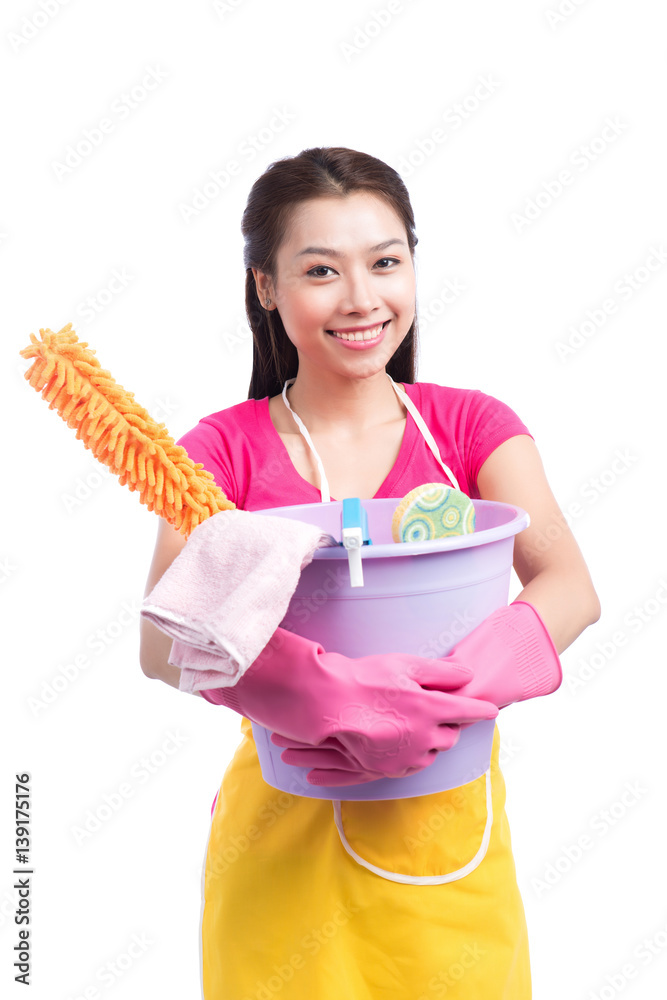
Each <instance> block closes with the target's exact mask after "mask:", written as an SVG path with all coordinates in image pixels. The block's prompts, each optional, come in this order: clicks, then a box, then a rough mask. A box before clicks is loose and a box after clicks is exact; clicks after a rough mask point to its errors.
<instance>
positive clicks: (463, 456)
mask: <svg viewBox="0 0 667 1000" xmlns="http://www.w3.org/2000/svg"><path fill="white" fill-rule="evenodd" d="M401 385H403V388H404V389H405V391H406V392H407V394H408V396H409V397H410V399H411V400H412V401H413V403H414V404H415V406H416V407H417V409H418V410H419V412H420V413H421V415H422V417H423V418H424V420H425V422H426V426H427V427H428V428H429V430H430V431H431V434H432V435H433V437H434V438H435V441H436V443H437V445H438V448H439V450H440V456H441V458H442V461H443V462H444V463H445V465H446V466H448V467H449V468H450V469H451V470H452V472H453V473H454V475H455V476H456V478H457V480H458V483H459V486H460V488H461V489H462V490H463V491H464V492H465V493H467V494H468V495H469V496H471V497H475V498H479V491H478V489H477V474H478V472H479V470H480V469H481V467H482V465H483V464H484V462H485V461H486V459H487V458H488V457H489V455H490V454H491V452H492V451H494V450H495V449H496V448H497V447H498V445H500V444H502V443H503V441H506V440H507V439H508V438H511V437H514V435H516V434H527V435H528V436H529V437H532V436H533V435H532V434H531V433H530V431H529V430H528V428H527V427H526V426H525V424H524V423H522V421H521V420H520V419H519V417H518V416H517V415H516V413H515V412H514V410H512V409H510V407H509V406H507V405H506V404H505V403H503V402H501V401H500V400H499V399H496V398H495V396H488V395H486V394H485V393H483V392H480V390H479V389H455V388H449V387H447V386H442V385H435V384H433V383H430V382H415V383H410V382H403V383H401ZM177 443H178V444H181V445H183V447H184V448H185V449H186V451H187V452H188V455H189V456H190V458H191V459H192V461H193V462H201V463H202V465H203V466H204V468H205V469H207V470H208V471H209V472H210V473H211V474H212V475H213V476H214V478H215V481H216V483H217V484H218V486H219V487H220V489H221V490H223V491H224V493H225V494H226V495H227V497H228V498H229V499H230V500H232V501H233V502H234V503H235V504H236V506H237V507H239V508H240V509H241V510H262V509H266V508H269V507H288V506H292V505H293V504H301V503H318V502H319V501H320V500H321V499H322V497H321V495H320V491H319V489H317V487H315V486H312V485H311V484H310V483H309V482H307V481H306V480H305V479H303V478H302V477H301V476H300V475H299V473H298V472H297V471H296V469H295V468H294V465H293V464H292V460H291V458H290V457H289V453H288V451H287V449H286V448H285V445H284V444H283V441H282V439H281V437H280V435H279V434H278V432H277V431H276V429H275V427H274V426H273V422H272V420H271V417H270V414H269V397H268V396H265V397H264V398H263V399H259V400H255V399H248V400H245V401H244V402H243V403H237V404H236V405H235V406H230V407H228V408H227V409H225V410H219V411H218V412H217V413H211V414H209V416H207V417H202V419H201V420H200V421H199V423H198V424H197V426H196V427H193V428H192V430H190V431H187V433H185V434H184V435H183V436H182V437H181V438H179V440H178V442H177ZM443 481H446V479H445V473H444V472H443V470H442V468H441V466H440V465H439V464H438V462H437V461H436V459H435V458H434V456H433V453H432V452H431V450H430V448H429V447H428V445H427V443H426V441H425V439H424V437H423V435H422V433H421V431H420V430H419V428H418V427H417V425H416V423H415V421H414V420H413V419H412V417H411V416H410V414H408V417H407V421H406V425H405V431H404V434H403V440H402V442H401V447H400V450H399V453H398V457H397V459H396V462H395V463H394V466H393V468H392V469H391V471H390V472H389V475H388V476H387V478H386V479H385V481H384V482H383V483H382V485H381V486H380V489H379V490H378V491H377V493H376V494H375V496H376V497H378V498H379V497H397V498H400V497H403V496H405V494H406V493H408V492H409V491H410V490H412V489H414V488H415V487H416V486H420V485H421V484H422V483H429V482H436V483H440V482H443ZM332 499H334V500H335V499H336V497H332Z"/></svg>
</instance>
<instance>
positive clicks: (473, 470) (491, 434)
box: [465, 389, 534, 484]
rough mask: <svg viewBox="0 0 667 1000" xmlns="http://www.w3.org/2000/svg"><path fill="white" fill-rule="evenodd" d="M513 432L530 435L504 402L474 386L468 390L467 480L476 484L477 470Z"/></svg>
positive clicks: (513, 434) (514, 433)
mask: <svg viewBox="0 0 667 1000" xmlns="http://www.w3.org/2000/svg"><path fill="white" fill-rule="evenodd" d="M517 434H526V435H527V436H528V437H530V438H532V437H533V435H532V434H531V433H530V431H529V430H528V428H527V427H526V425H525V424H524V422H523V421H522V420H521V418H520V417H519V416H518V415H517V414H516V413H515V412H514V410H513V409H512V408H511V407H510V406H508V405H507V403H503V402H502V400H500V399H496V397H495V396H488V395H487V394H486V393H484V392H481V391H480V390H479V389H475V390H474V391H473V392H472V393H471V397H470V405H469V407H468V412H467V416H466V427H465V440H466V445H467V447H466V472H467V475H468V480H469V482H471V483H475V484H476V483H477V476H478V474H479V470H480V469H481V468H482V466H483V465H484V462H485V461H486V460H487V458H488V457H489V455H490V454H491V453H492V452H493V451H495V450H496V448H497V447H498V446H499V445H501V444H503V442H504V441H507V440H509V438H511V437H515V436H516V435H517ZM533 440H534V438H533Z"/></svg>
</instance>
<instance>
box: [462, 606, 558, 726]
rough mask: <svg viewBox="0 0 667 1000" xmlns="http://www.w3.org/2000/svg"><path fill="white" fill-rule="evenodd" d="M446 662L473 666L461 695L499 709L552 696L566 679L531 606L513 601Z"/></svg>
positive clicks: (554, 648)
mask: <svg viewBox="0 0 667 1000" xmlns="http://www.w3.org/2000/svg"><path fill="white" fill-rule="evenodd" d="M442 662H444V663H449V664H452V663H459V664H461V665H466V666H469V667H471V668H472V670H473V676H472V679H471V680H470V681H469V682H468V683H467V684H465V685H464V686H463V687H462V688H461V689H460V691H459V693H460V694H466V695H469V696H470V697H472V698H483V699H484V700H485V701H491V702H493V704H494V705H497V706H498V708H505V706H506V705H511V704H513V703H514V702H517V701H527V700H528V699H529V698H538V697H540V696H541V695H546V694H551V693H552V692H553V691H555V690H556V688H558V687H560V685H561V682H562V680H563V671H562V668H561V664H560V658H559V656H558V653H557V651H556V647H555V646H554V644H553V640H552V638H551V636H550V635H549V633H548V631H547V627H546V625H545V624H544V622H543V621H542V619H541V617H540V615H539V613H538V612H537V610H536V609H535V608H534V607H533V605H532V604H529V603H528V601H514V603H513V604H510V605H509V606H508V607H506V608H499V609H498V610H497V611H494V612H493V614H491V615H489V617H488V618H485V619H484V621H483V622H482V624H481V625H478V626H477V628H475V629H473V630H472V632H470V634H469V635H466V636H465V637H464V638H463V639H461V641H460V642H458V643H457V644H456V646H454V648H453V649H450V651H449V653H448V654H447V656H445V657H443V660H442ZM462 728H463V727H462Z"/></svg>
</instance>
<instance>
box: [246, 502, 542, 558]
mask: <svg viewBox="0 0 667 1000" xmlns="http://www.w3.org/2000/svg"><path fill="white" fill-rule="evenodd" d="M401 499H402V498H401V497H372V498H371V499H362V501H361V502H362V504H375V503H381V502H384V503H387V501H389V502H394V503H396V502H398V501H400V500H401ZM471 500H472V504H473V506H474V508H475V512H477V510H484V509H487V510H488V509H490V508H502V509H504V510H505V511H507V512H508V513H510V514H511V517H510V519H509V520H507V521H506V522H505V523H504V524H498V525H496V526H495V527H492V528H482V529H481V530H479V531H473V532H471V533H470V534H469V535H453V536H450V537H449V538H434V539H431V540H430V541H425V542H398V543H397V542H394V541H392V542H383V543H380V544H378V545H376V544H373V545H364V546H363V547H362V549H361V556H362V559H363V560H366V559H395V558H396V557H400V556H418V555H426V554H427V553H430V552H452V551H456V550H458V549H470V548H477V547H480V546H482V545H489V544H490V543H492V542H498V541H502V540H503V539H506V538H511V537H512V536H514V535H518V534H519V532H521V531H523V530H524V529H525V528H527V527H528V525H529V524H530V515H529V514H528V512H527V511H525V510H523V508H522V507H517V506H516V505H515V504H509V503H501V502H500V501H499V500H478V499H476V498H474V497H471ZM324 506H326V507H329V508H333V507H338V508H339V509H341V510H342V507H343V501H342V500H330V501H328V502H327V503H326V504H325V503H322V501H319V502H317V503H304V504H287V505H285V506H282V507H269V508H266V509H262V510H256V511H254V513H255V514H263V515H271V514H275V515H276V516H277V517H280V515H281V513H282V512H284V511H293V510H294V508H295V507H297V508H298V509H299V510H304V509H305V510H313V509H314V508H316V507H324ZM290 516H291V515H290ZM293 520H295V521H296V520H299V519H298V518H296V517H294V518H293ZM304 523H306V524H308V525H309V527H312V523H311V522H310V521H307V522H304ZM347 557H348V553H347V549H345V548H343V546H342V545H335V546H334V545H329V546H324V547H323V548H319V549H316V550H315V552H314V554H313V559H346V560H347Z"/></svg>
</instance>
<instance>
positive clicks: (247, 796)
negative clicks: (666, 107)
mask: <svg viewBox="0 0 667 1000" xmlns="http://www.w3.org/2000/svg"><path fill="white" fill-rule="evenodd" d="M241 731H242V733H243V740H242V742H241V744H240V746H239V747H238V749H237V751H236V753H235V755H234V757H233V759H232V762H231V763H230V765H229V767H228V768H227V771H226V772H225V775H224V777H223V780H222V784H221V787H220V792H219V795H218V798H217V802H216V805H215V809H214V812H213V816H212V819H211V829H210V833H209V839H208V846H207V852H206V861H205V868H204V873H203V874H204V877H203V899H202V923H201V971H202V989H203V996H204V998H205V1000H275V998H280V1000H341V998H345V1000H435V998H438V997H446V998H448V1000H451V998H454V1000H463V998H466V1000H530V997H531V980H530V965H529V954H528V937H527V929H526V921H525V915H524V909H523V903H522V901H521V896H520V894H519V889H518V886H517V882H516V872H515V867H514V859H513V857H512V851H511V841H510V831H509V826H508V822H507V817H506V815H505V782H504V779H503V776H502V773H501V771H500V768H499V765H498V751H499V745H500V737H499V733H498V728H497V726H496V730H495V734H494V741H493V751H492V755H491V766H490V769H489V771H488V772H487V774H486V775H481V776H480V777H479V778H477V779H475V780H474V781H471V782H469V783H468V784H466V785H462V786H461V787H459V788H455V789H451V790H449V791H446V792H438V793H436V794H434V795H423V796H418V797H415V798H410V799H395V800H389V801H371V802H345V801H342V802H341V803H340V804H339V805H337V804H335V803H332V802H331V801H328V800H322V799H309V798H305V797H303V796H296V795H289V794H287V793H286V792H281V791H278V790H277V789H275V788H272V787H271V786H270V785H267V784H266V782H265V781H264V780H263V778H262V775H261V771H260V765H259V761H258V758H257V750H256V747H255V743H254V740H253V736H252V729H251V725H250V722H249V721H248V719H243V720H242V723H241ZM340 791H341V794H344V790H343V789H342V788H341V790H340Z"/></svg>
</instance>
